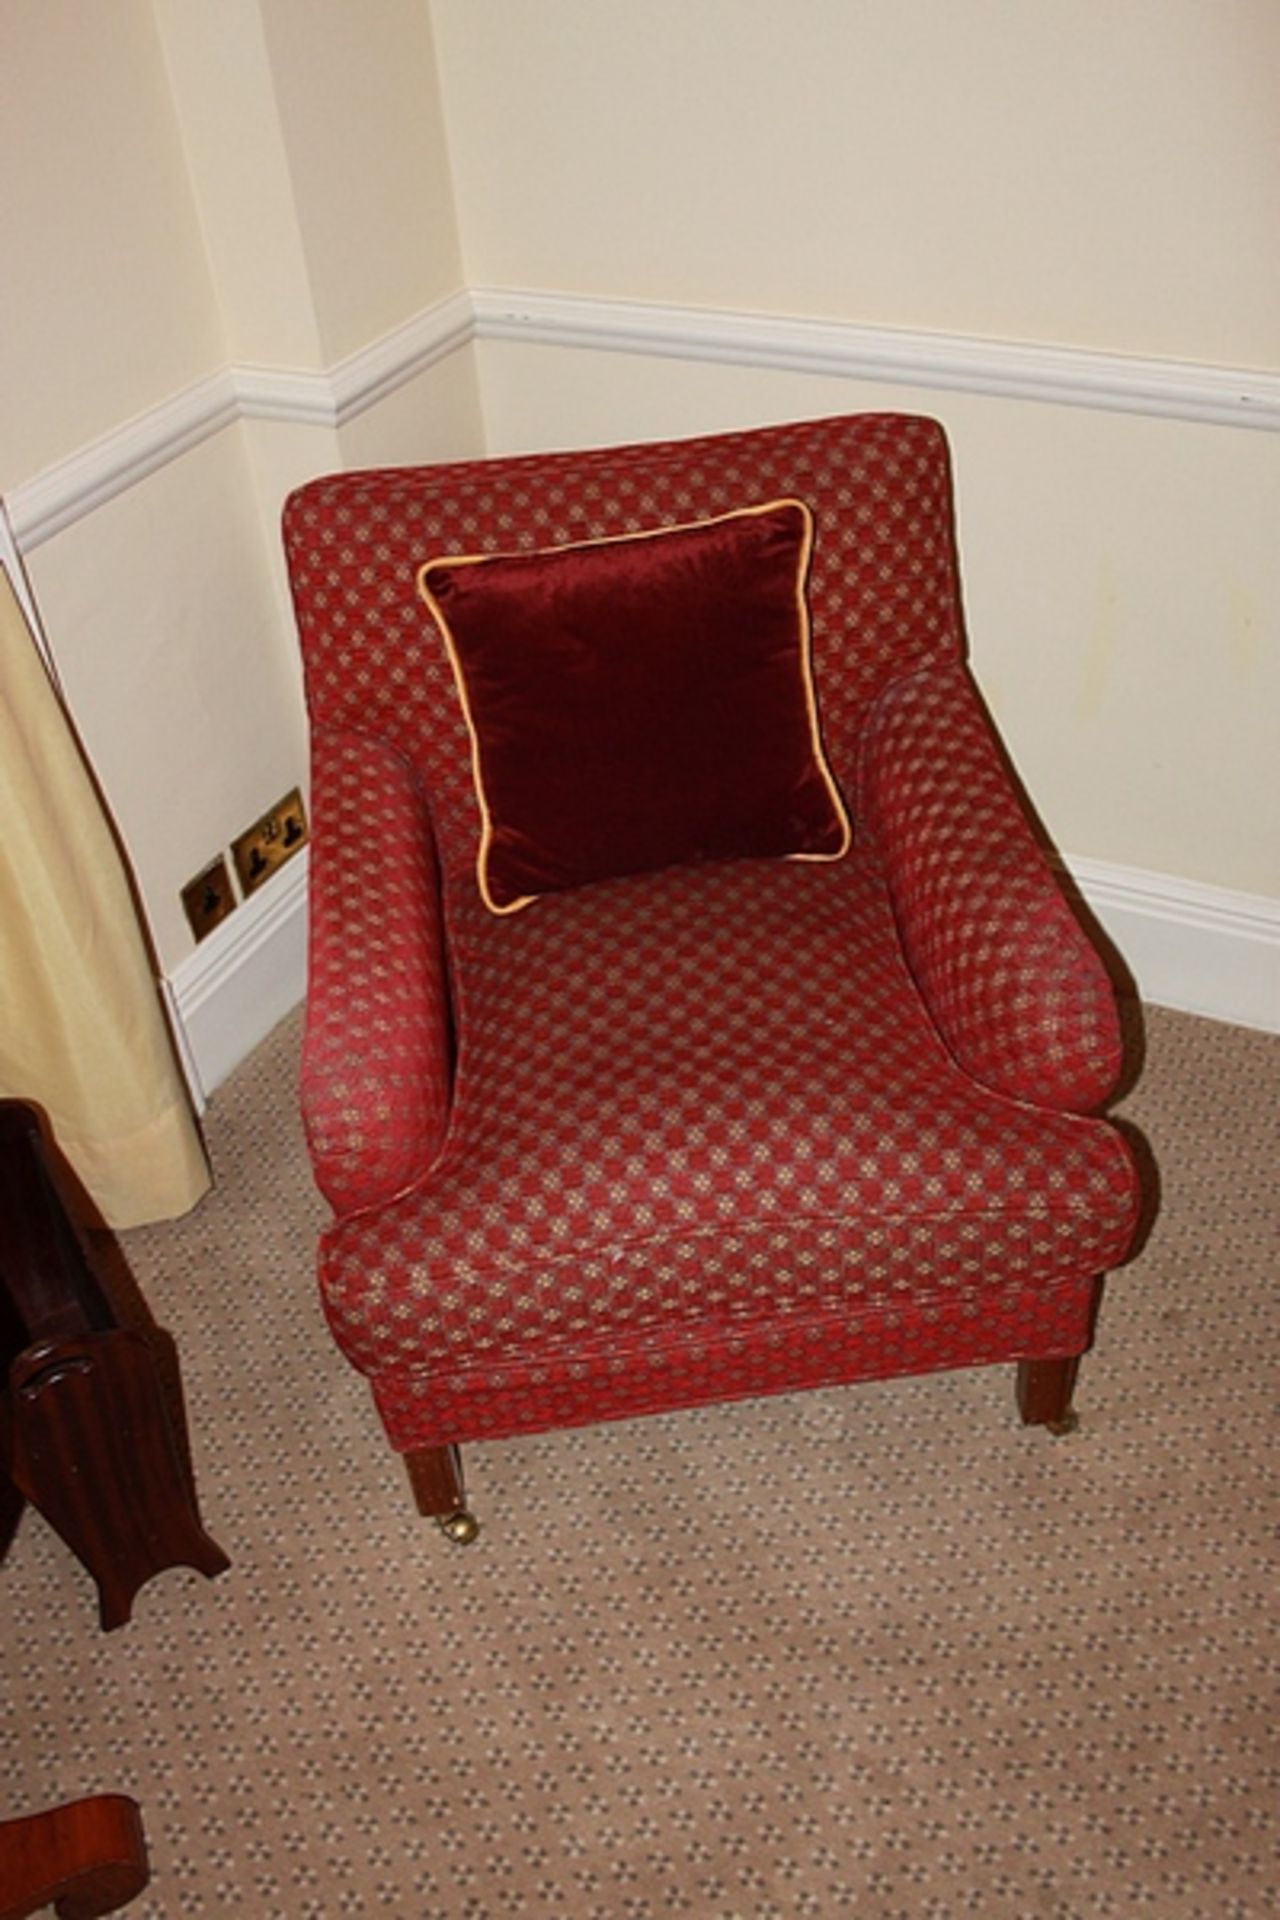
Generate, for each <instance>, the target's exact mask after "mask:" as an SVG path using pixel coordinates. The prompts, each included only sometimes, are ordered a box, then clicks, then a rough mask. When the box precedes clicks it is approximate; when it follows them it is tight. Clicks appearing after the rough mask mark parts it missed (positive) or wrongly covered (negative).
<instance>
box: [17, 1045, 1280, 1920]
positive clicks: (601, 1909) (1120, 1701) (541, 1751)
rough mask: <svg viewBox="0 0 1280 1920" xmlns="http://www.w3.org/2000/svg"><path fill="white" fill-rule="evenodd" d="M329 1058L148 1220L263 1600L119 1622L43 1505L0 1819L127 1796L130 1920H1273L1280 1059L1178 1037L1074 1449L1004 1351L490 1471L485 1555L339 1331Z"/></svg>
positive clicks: (193, 1602)
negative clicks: (402, 1439) (391, 1447)
mask: <svg viewBox="0 0 1280 1920" xmlns="http://www.w3.org/2000/svg"><path fill="white" fill-rule="evenodd" d="M298 1037H299V1027H298V1020H297V1017H296V1016H295V1017H294V1018H293V1019H291V1020H289V1021H287V1022H286V1023H285V1024H284V1025H283V1026H281V1027H280V1028H278V1029H277V1031H276V1032H275V1033H274V1034H273V1035H272V1036H271V1038H270V1039H269V1040H268V1041H267V1042H266V1044H265V1045H264V1046H263V1047H262V1048H260V1049H259V1051H258V1052H257V1053H256V1054H255V1055H254V1057H253V1058H252V1059H251V1060H250V1061H248V1062H247V1063H246V1064H245V1065H244V1066H243V1067H242V1068H241V1069H240V1070H239V1071H238V1072H237V1073H236V1074H235V1075H234V1077H233V1078H232V1079H231V1081H230V1082H228V1084H227V1085H226V1086H224V1087H223V1088H222V1089H221V1091H220V1092H219V1094H218V1096H217V1098H216V1100H215V1102H214V1103H213V1106H212V1109H211V1111H210V1113H209V1115H208V1119H207V1135H208V1140H209V1145H210V1150H211V1153H212V1158H213V1162H214V1168H215V1173H216V1176H217V1187H216V1191H215V1192H214V1193H213V1194H212V1195H211V1196H210V1197H209V1198H208V1199H207V1200H206V1201H205V1202H204V1203H203V1204H202V1205H201V1206H200V1207H199V1208H198V1209H197V1211H196V1212H195V1213H194V1214H192V1215H191V1216H189V1217H188V1218H187V1219H186V1220H183V1221H179V1222H176V1223H173V1224H171V1225H165V1226H160V1227H150V1228H145V1229H141V1230H137V1231H134V1232H131V1233H129V1234H126V1235H124V1236H122V1245H123V1250H124V1254H125V1257H126V1259H127V1260H128V1263H129V1265H130V1267H131V1268H132V1271H133V1273H134V1275H135V1277H136V1279H137V1281H138V1283H139V1285H140V1286H141V1288H142V1290H143V1292H144V1293H145V1295H146V1296H147V1299H148V1300H149V1302H150V1306H151V1309H152V1311H153V1313H154V1314H155V1317H156V1319H157V1320H158V1321H159V1322H160V1323H161V1325H163V1326H166V1327H168V1329H169V1330H170V1331H171V1332H172V1333H173V1335H174V1336H175V1337H176V1340H177V1342H178V1347H179V1351H180V1354H181V1357H182V1365H183V1374H184V1381H185V1387H186V1397H187V1411H188V1419H189V1425H190V1432H191V1443H192V1449H193V1453H194V1458H195V1464H196V1471H197V1476H198V1481H199V1486H200V1495H201V1505H202V1510H203V1515H204V1519H205V1522H206V1524H207V1526H208V1527H209V1529H210V1531H211V1532H212V1533H213V1535H214V1536H215V1538H216V1539H217V1540H218V1541H219V1542H220V1544H221V1545H222V1546H223V1547H224V1548H225V1549H226V1550H227V1552H228V1553H229V1554H230V1555H231V1559H232V1563H233V1564H232V1568H231V1570H230V1572H228V1573H226V1574H224V1575H223V1576H222V1577H221V1578H220V1579H218V1580H216V1581H213V1582H209V1581H205V1580H203V1579H201V1578H200V1577H199V1576H198V1575H195V1574H192V1573H189V1572H187V1571H185V1570H178V1569H175V1570H171V1571H169V1572H167V1573H165V1574H163V1575H161V1576H159V1577H158V1578H156V1579H155V1580H153V1581H152V1582H150V1583H149V1584H148V1585H147V1586H146V1587H144V1588H143V1590H142V1592H141V1593H140V1595H139V1596H138V1599H137V1602H136V1603H135V1608H134V1617H133V1620H132V1622H131V1623H130V1624H129V1625H128V1626H126V1627H124V1628H123V1629H121V1630H119V1631H118V1632H115V1633H113V1634H110V1635H103V1634H102V1633H100V1632H99V1631H98V1629H97V1623H96V1603H95V1597H94V1591H93V1587H92V1583H91V1582H90V1580H89V1578H88V1576H87V1574H86V1573H85V1572H84V1570H83V1569H82V1568H81V1567H80V1566H79V1564H78V1563H77V1562H76V1561H75V1560H74V1559H73V1558H72V1557H71V1555H70V1554H69V1553H68V1552H67V1550H66V1549H65V1548H64V1547H63V1546H62V1544H61V1543H60V1542H59V1541H58V1540H57V1539H56V1538H55V1537H54V1536H53V1534H52V1533H51V1532H50V1530H49V1529H48V1528H47V1527H46V1526H45V1524H44V1523H43V1522H42V1521H41V1520H40V1518H39V1516H37V1515H34V1514H31V1513H28V1514H27V1515H26V1516H25V1518H24V1520H23V1523H22V1526H21V1528H20V1529H19V1532H18V1535H17V1538H16V1540H15V1542H14V1544H13V1546H12V1548H11V1550H10V1553H9V1556H8V1559H7V1561H6V1563H5V1565H4V1567H3V1569H2V1570H0V1600H2V1602H3V1605H4V1609H5V1618H6V1621H7V1625H6V1630H5V1647H4V1656H3V1667H2V1672H3V1680H2V1682H0V1684H2V1686H3V1716H4V1747H3V1757H2V1758H0V1781H2V1783H3V1799H2V1801H0V1809H2V1810H3V1811H5V1812H6V1813H9V1814H16V1813H19V1812H25V1811H28V1810H31V1809H35V1808H39V1807H42V1806H45V1805H47V1804H49V1803H51V1802H53V1801H56V1800H60V1799H64V1798H69V1797H72V1796H74V1795H77V1794H80V1793H89V1792H95V1791H100V1790H112V1791H118V1792H128V1793H132V1794H134V1795H135V1796H136V1797H137V1799H138V1800H139V1801H140V1802H141V1803H142V1809H143V1819H144V1823H145V1826H146V1830H147V1834H148V1839H149V1843H150V1849H151V1856H152V1866H153V1879H152V1883H151V1886H150V1887H149V1888H148V1890H147V1892H146V1893H145V1894H144V1895H143V1896H142V1897H141V1898H140V1899H139V1900H138V1901H137V1902H135V1904H134V1905H133V1906H132V1907H131V1908H130V1909H129V1912H130V1914H131V1915H134V1914H136V1915H137V1916H139V1920H143V1916H165V1917H166V1920H168V1917H170V1916H175V1917H176V1916H187V1915H192V1916H203V1915H211V1916H219V1920H221V1917H223V1916H236V1920H240V1917H241V1916H250V1917H256V1916H277V1915H279V1916H283V1917H286V1920H307V1917H313V1916H329V1915H347V1914H402V1915H408V1916H422V1917H423V1920H427V1917H428V1916H470V1917H472V1920H489V1917H490V1916H495V1917H496V1916H507V1915H512V1916H516V1915H519V1916H526V1915H527V1916H530V1917H531V1920H537V1917H538V1916H551V1915H556V1916H562V1915H563V1916H571V1917H572V1920H577V1917H578V1916H583V1917H584V1920H588V1917H589V1920H596V1917H597V1916H598V1917H599V1920H657V1916H667V1915H687V1916H698V1917H701V1916H715V1917H716V1920H739V1917H741V1920H766V1917H773V1916H800V1915H805V1916H808V1915H812V1916H830V1915H842V1914H853V1913H856V1914H859V1915H872V1916H876V1920H893V1917H894V1916H902V1917H903V1920H919V1917H922V1916H939V1917H941V1916H950V1915H966V1914H978V1915H982V1916H985V1917H987V1920H996V1917H998V1916H1006V1915H1007V1916H1010V1917H1011V1920H1012V1916H1018V1917H1019V1920H1026V1917H1027V1916H1044V1917H1045V1920H1077V1917H1078V1916H1079V1917H1083V1916H1095V1915H1096V1916H1102V1915H1126V1916H1127V1915H1132V1914H1143V1913H1146V1914H1151V1915H1153V1916H1158V1917H1159V1920H1177V1917H1179V1916H1191V1915H1204V1916H1213V1917H1214V1920H1227V1917H1229V1916H1241V1917H1243V1916H1254V1915H1265V1914H1269V1913H1274V1912H1276V1911H1277V1910H1278V1908H1277V1904H1276V1902H1277V1894H1276V1889H1277V1886H1278V1885H1280V1873H1278V1872H1277V1865H1278V1863H1277V1859H1276V1842H1277V1836H1278V1834H1280V1764H1278V1762H1280V1754H1278V1748H1277V1732H1276V1722H1277V1713H1276V1704H1277V1703H1276V1697H1275V1677H1276V1664H1277V1663H1276V1654H1277V1635H1276V1612H1275V1609H1276V1578H1275V1576H1276V1555H1275V1535H1274V1521H1275V1509H1274V1493H1275V1480H1274V1465H1275V1458H1276V1434H1277V1422H1276V1412H1277V1409H1276V1391H1275V1382H1276V1354H1277V1338H1276V1335H1277V1318H1278V1317H1280V1316H1278V1312H1277V1294H1276V1286H1275V1268H1276V1258H1275V1256H1276V1231H1275V1229H1276V1214H1275V1175H1276V1166H1277V1161H1278V1155H1277V1113H1278V1110H1280V1102H1278V1101H1277V1099H1276V1094H1277V1090H1278V1081H1280V1042H1277V1041H1276V1040H1274V1039H1268V1038H1266V1037H1264V1036H1262V1035H1259V1034H1256V1033H1250V1032H1246V1031H1244V1030H1241V1029H1237V1028H1231V1027H1225V1026H1221V1025H1214V1024H1212V1023H1209V1022H1206V1021H1199V1020H1195V1019H1191V1018H1189V1017H1187V1016H1182V1015H1174V1014H1170V1013H1166V1012H1162V1011H1160V1010H1156V1011H1154V1012H1152V1013H1151V1015H1150V1016H1149V1021H1148V1045H1147V1060H1146V1065H1145V1070H1144V1073H1143V1075H1142V1078H1141V1079H1140V1081H1139V1083H1138V1086H1137V1088H1136V1091H1134V1092H1133V1093H1132V1094H1131V1096H1130V1097H1129V1099H1128V1101H1127V1102H1126V1109H1125V1110H1126V1113H1127V1115H1128V1117H1129V1118H1130V1119H1131V1120H1132V1121H1133V1122H1134V1124H1135V1125H1136V1126H1138V1127H1139V1128H1140V1129H1141V1130H1142V1132H1143V1133H1144V1134H1145V1136H1146V1137H1147V1139H1148V1140H1149V1141H1150V1143H1151V1147H1152V1151H1153V1153H1154V1157H1155V1159H1156V1161H1157V1163H1158V1165H1159V1167H1160V1170H1161V1181H1162V1187H1163V1198H1162V1204H1161V1210H1160V1213H1159V1217H1158V1219H1157V1220H1156V1223H1155V1226H1154V1229H1153V1231H1152V1232H1151V1234H1150V1237H1149V1239H1148V1241H1147V1244H1146V1245H1145V1247H1144V1250H1143V1251H1142V1253H1141V1255H1140V1256H1139V1258H1138V1259H1137V1260H1136V1261H1135V1262H1134V1263H1133V1264H1132V1265H1131V1266H1130V1267H1129V1268H1128V1269H1126V1270H1125V1271H1124V1272H1123V1273H1121V1274H1119V1275H1117V1276H1116V1277H1115V1278H1114V1279H1113V1281H1112V1282H1111V1284H1110V1286H1109V1288H1108V1293H1107V1298H1106V1301H1105V1304H1104V1308H1103V1314H1102V1319H1101V1323H1100V1328H1099V1335H1098V1342H1097V1347H1096V1350H1095V1352H1094V1353H1093V1355H1091V1357H1090V1358H1089V1360H1088V1361H1087V1362H1086V1363H1085V1366H1084V1369H1083V1370H1082V1375H1081V1385H1080V1389H1079V1392H1078V1396H1077V1406H1078V1408H1079V1411H1080V1414H1081V1420H1082V1425H1081V1428H1080V1430H1079V1432H1078V1433H1077V1434H1076V1435H1074V1436H1072V1437H1071V1438H1068V1439H1061V1440H1056V1439H1053V1438H1051V1437H1050V1436H1048V1435H1047V1434H1045V1433H1044V1432H1042V1431H1027V1430H1024V1429H1022V1428H1021V1427H1020V1426H1019V1425H1018V1423H1017V1419H1016V1414H1015V1411H1014V1405H1013V1380H1012V1369H1011V1368H1010V1369H999V1370H984V1371H980V1372H970V1373H965V1374H955V1375H946V1376H935V1377H933V1378H929V1379H924V1380H914V1381H897V1382H890V1383H882V1384H875V1385H867V1386H860V1387H856V1388H845V1389H839V1390H833V1391H830V1392H821V1393H814V1394H809V1395H797V1396H790V1397H786V1398H781V1399H775V1400H771V1401H762V1402H755V1403H749V1404H743V1405H737V1406H727V1407H719V1408H712V1409H704V1410H701V1411H698V1412H695V1413H691V1414H684V1415H678V1416H664V1417H661V1418H655V1419H649V1420H644V1421H634V1422H630V1423H627V1424H624V1425H618V1426H613V1427H607V1428H595V1429H591V1430H585V1431H582V1432H576V1433H568V1434H551V1435H546V1436H540V1437H537V1438H533V1439H527V1440H520V1441H511V1442H505V1443H501V1444H493V1445H490V1446H487V1447H474V1448H472V1449H470V1450H469V1453H468V1457H467V1471H468V1481H469V1487H470V1492H471V1498H472V1504H473V1505H474V1507H475V1509H476V1511H477V1513H478V1514H479V1516H480V1518H481V1520H482V1522H483V1527H484V1531H483V1533H482V1536H481V1539H480V1541H479V1542H478V1543H477V1544H476V1545H475V1546H474V1547H470V1548H466V1549H458V1548H455V1547H451V1546H450V1545H449V1544H448V1543H447V1542H446V1541H445V1540H444V1539H443V1538H442V1536H441V1535H440V1533H439V1532H438V1531H437V1530H436V1528H435V1527H433V1526H432V1525H431V1524H429V1523H427V1522H424V1521H422V1520H420V1519H419V1518H418V1517H417V1515H416V1514H415V1512H414V1509H413V1506H412V1502H411V1499H410V1496H409V1492H408V1487H407V1482H406V1479H405V1475H404V1472H403V1468H402V1465H401V1463H400V1462H399V1461H398V1460H397V1459H396V1458H395V1457H394V1456H393V1455H392V1454H391V1453H390V1452H389V1451H388V1450H387V1449H386V1447H385V1445H384V1444H383V1442H382V1440H381V1436H380V1430H379V1427H378V1425H377V1422H376V1420H375V1417H374V1414H373V1411H372V1407H371V1404H370V1401H369V1399H368V1396H367V1393H366V1390H365V1388H364V1385H363V1383H362V1382H361V1381H360V1379H359V1378H358V1376H357V1375H355V1374H354V1373H353V1372H351V1371H350V1369H349V1368H348V1367H347V1366H346V1364H345V1362H344V1361H343V1360H342V1359H341V1358H340V1356H339V1355H338V1353H337V1351H336V1349H335V1348H334V1347H333V1345H332V1343H331V1341H330V1339H329V1336H328V1334H327V1331H326V1329H325V1326H324V1324H323V1320H322V1316H321V1314H320V1310H319V1307H318V1304H317V1299H316V1295H315V1290H314V1283H313V1277H312V1250H313V1242H314V1237H315V1234H316V1232H317V1229H318V1228H319V1226H320V1224H321V1221H322V1218H323V1208H322V1205H321V1203H320V1202H319V1200H318V1199H317V1197H316V1196H315V1194H314V1192H313V1190H312V1188H311V1186H310V1182H309V1178H308V1173H307V1167H306V1161H305V1156H304V1152H303V1147H302V1141H301V1133H300V1128H299V1124H298V1119H297V1113H296V1105H295V1097H294V1079H295V1075H296V1068H297V1046H298Z"/></svg>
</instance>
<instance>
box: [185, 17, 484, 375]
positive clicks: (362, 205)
mask: <svg viewBox="0 0 1280 1920" xmlns="http://www.w3.org/2000/svg"><path fill="white" fill-rule="evenodd" d="M205 4H206V5H207V0H205ZM261 5H262V18H263V24H264V26H265V29H266V37H267V45H268V47H269V49H270V52H271V60H272V70H273V73H274V76H275V86H276V96H277V99H278V102H279V109H280V122H281V127H282V129H283V131H284V136H285V139H286V141H287V143H288V148H289V157H290V168H291V172H292V177H293V188H294V195H295V199H296V203H297V208H298V222H299V229H300V231H301V234H302V237H303V244H304V246H305V249H306V255H307V264H308V267H309V270H310V274H311V282H312V288H313V293H314V300H315V309H316V314H317V318H318V322H319V329H320V343H321V348H322V351H323V355H324V360H325V363H326V364H328V363H331V362H333V361H335V360H341V359H342V358H343V357H344V356H345V355H347V354H350V353H354V352H356V351H357V350H358V349H359V348H361V347H364V346H366V345H367V344H368V343H369V341H371V340H373V339H376V338H377V337H378V335H379V334H382V333H385V332H388V331H390V329H391V328H393V327H395V326H398V325H399V324H400V323H401V322H402V321H403V320H404V319H405V318H406V317H407V316H408V315H410V314H413V313H417V312H418V311H419V310H420V309H421V308H423V307H427V306H430V305H431V303H432V302H433V301H435V300H438V299H440V298H441V296H442V295H444V294H447V293H452V292H453V291H454V290H455V289H456V288H457V287H458V286H459V285H460V284H461V279H462V261H461V250H460V246H459V241H458V229H457V222H456V217H455V212H454V205H453V183H452V179H451V177H450V170H449V159H448V154H447V151H446V147H445V140H444V131H443V125H442V121H441V107H440V99H439V90H438V85H437V78H436V66H435V51H434V45H433V41H432V35H431V22H430V17H429V14H428V11H427V8H426V6H425V4H424V0H375V3H374V4H373V5H368V4H364V0H261Z"/></svg>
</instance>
